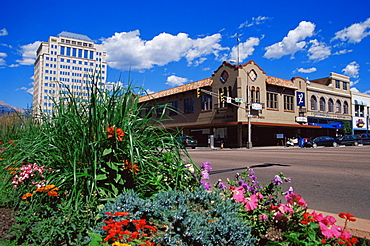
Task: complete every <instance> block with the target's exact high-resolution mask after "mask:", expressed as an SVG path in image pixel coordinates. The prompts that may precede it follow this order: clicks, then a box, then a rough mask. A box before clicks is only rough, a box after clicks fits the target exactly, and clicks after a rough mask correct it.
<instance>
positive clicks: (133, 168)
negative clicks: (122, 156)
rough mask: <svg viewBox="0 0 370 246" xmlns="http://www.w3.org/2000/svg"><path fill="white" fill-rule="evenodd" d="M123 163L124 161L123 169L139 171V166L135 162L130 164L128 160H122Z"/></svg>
mask: <svg viewBox="0 0 370 246" xmlns="http://www.w3.org/2000/svg"><path fill="white" fill-rule="evenodd" d="M123 163H125V165H124V166H123V169H126V170H129V171H130V172H132V173H133V172H134V173H135V174H137V172H139V171H140V169H139V166H138V165H137V164H133V165H132V162H131V161H130V160H124V161H123Z"/></svg>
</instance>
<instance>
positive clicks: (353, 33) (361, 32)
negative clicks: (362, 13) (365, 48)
mask: <svg viewBox="0 0 370 246" xmlns="http://www.w3.org/2000/svg"><path fill="white" fill-rule="evenodd" d="M369 28H370V18H368V19H367V20H366V21H364V22H361V23H355V24H352V25H351V26H350V27H347V28H344V29H343V30H340V31H338V32H336V33H335V37H334V38H333V40H335V39H340V40H341V41H348V42H349V43H359V42H361V40H362V39H363V38H365V37H367V36H369V35H370V32H369V31H367V30H368V29H369Z"/></svg>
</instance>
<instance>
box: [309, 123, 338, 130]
mask: <svg viewBox="0 0 370 246" xmlns="http://www.w3.org/2000/svg"><path fill="white" fill-rule="evenodd" d="M308 124H309V125H311V126H321V128H330V129H343V125H342V123H340V122H334V123H331V124H321V123H311V122H309V123H308Z"/></svg>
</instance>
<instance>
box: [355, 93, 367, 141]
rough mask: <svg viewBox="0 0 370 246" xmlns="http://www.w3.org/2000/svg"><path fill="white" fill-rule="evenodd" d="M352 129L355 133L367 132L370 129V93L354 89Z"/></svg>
mask: <svg viewBox="0 0 370 246" xmlns="http://www.w3.org/2000/svg"><path fill="white" fill-rule="evenodd" d="M351 93H352V107H353V108H352V112H353V115H352V129H353V133H354V134H361V133H367V132H368V131H369V129H370V126H369V124H370V122H369V113H370V112H369V111H370V95H369V94H364V93H359V92H354V91H352V92H351Z"/></svg>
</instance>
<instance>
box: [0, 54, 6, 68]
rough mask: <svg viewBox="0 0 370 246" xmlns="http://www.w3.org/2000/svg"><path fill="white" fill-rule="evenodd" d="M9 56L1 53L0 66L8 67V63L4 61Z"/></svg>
mask: <svg viewBox="0 0 370 246" xmlns="http://www.w3.org/2000/svg"><path fill="white" fill-rule="evenodd" d="M7 56H8V55H7V54H6V53H4V52H0V66H5V65H6V62H5V60H4V58H5V57H7Z"/></svg>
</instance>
